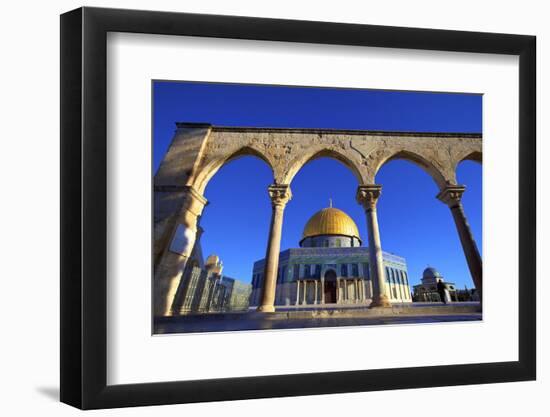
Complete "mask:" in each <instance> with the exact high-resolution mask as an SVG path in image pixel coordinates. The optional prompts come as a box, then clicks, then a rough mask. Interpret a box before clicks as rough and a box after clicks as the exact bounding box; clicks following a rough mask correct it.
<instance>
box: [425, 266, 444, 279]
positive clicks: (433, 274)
mask: <svg viewBox="0 0 550 417" xmlns="http://www.w3.org/2000/svg"><path fill="white" fill-rule="evenodd" d="M422 278H441V274H440V273H439V271H438V270H437V269H435V268H432V267H431V266H430V267H428V268H426V269H425V270H424V272H423V273H422Z"/></svg>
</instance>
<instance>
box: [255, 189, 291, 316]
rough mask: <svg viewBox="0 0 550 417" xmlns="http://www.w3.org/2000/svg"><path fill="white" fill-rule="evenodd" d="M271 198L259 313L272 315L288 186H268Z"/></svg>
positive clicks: (288, 198)
mask: <svg viewBox="0 0 550 417" xmlns="http://www.w3.org/2000/svg"><path fill="white" fill-rule="evenodd" d="M268 191H269V197H270V198H271V208H272V210H271V226H270V229H269V240H268V243H267V251H266V257H265V259H266V262H265V273H264V287H263V293H262V302H261V305H260V307H258V310H259V311H263V312H265V313H272V312H274V311H275V306H274V305H273V302H274V301H275V290H276V288H277V270H278V268H279V253H280V251H281V233H282V229H283V213H284V210H285V206H286V204H287V203H288V201H289V200H290V199H291V198H292V193H291V191H290V186H289V185H284V184H281V185H279V184H273V185H270V186H269V189H268Z"/></svg>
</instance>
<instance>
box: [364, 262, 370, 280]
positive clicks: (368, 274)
mask: <svg viewBox="0 0 550 417" xmlns="http://www.w3.org/2000/svg"><path fill="white" fill-rule="evenodd" d="M363 275H364V276H365V278H366V279H370V269H369V264H368V263H367V262H365V263H364V264H363Z"/></svg>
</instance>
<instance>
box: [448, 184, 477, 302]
mask: <svg viewBox="0 0 550 417" xmlns="http://www.w3.org/2000/svg"><path fill="white" fill-rule="evenodd" d="M465 190H466V187H465V186H463V185H448V186H447V187H445V188H444V189H443V190H441V192H440V193H439V194H438V195H437V198H438V199H439V200H441V201H442V202H443V203H445V204H447V206H449V208H450V209H451V213H452V215H453V219H454V221H455V225H456V230H457V231H458V236H459V237H460V243H461V244H462V250H463V251H464V256H465V257H466V262H467V263H468V268H469V269H470V274H471V275H472V280H473V281H474V285H475V287H476V289H477V291H478V293H479V294H480V299H481V291H482V282H483V268H482V261H481V256H480V255H479V251H478V249H477V245H476V242H475V240H474V236H473V235H472V231H471V229H470V225H469V224H468V220H467V219H466V214H465V213H464V208H463V207H462V201H461V200H462V194H464V191H465Z"/></svg>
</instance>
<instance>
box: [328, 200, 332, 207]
mask: <svg viewBox="0 0 550 417" xmlns="http://www.w3.org/2000/svg"><path fill="white" fill-rule="evenodd" d="M328 205H329V207H330V208H332V198H329V199H328Z"/></svg>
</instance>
